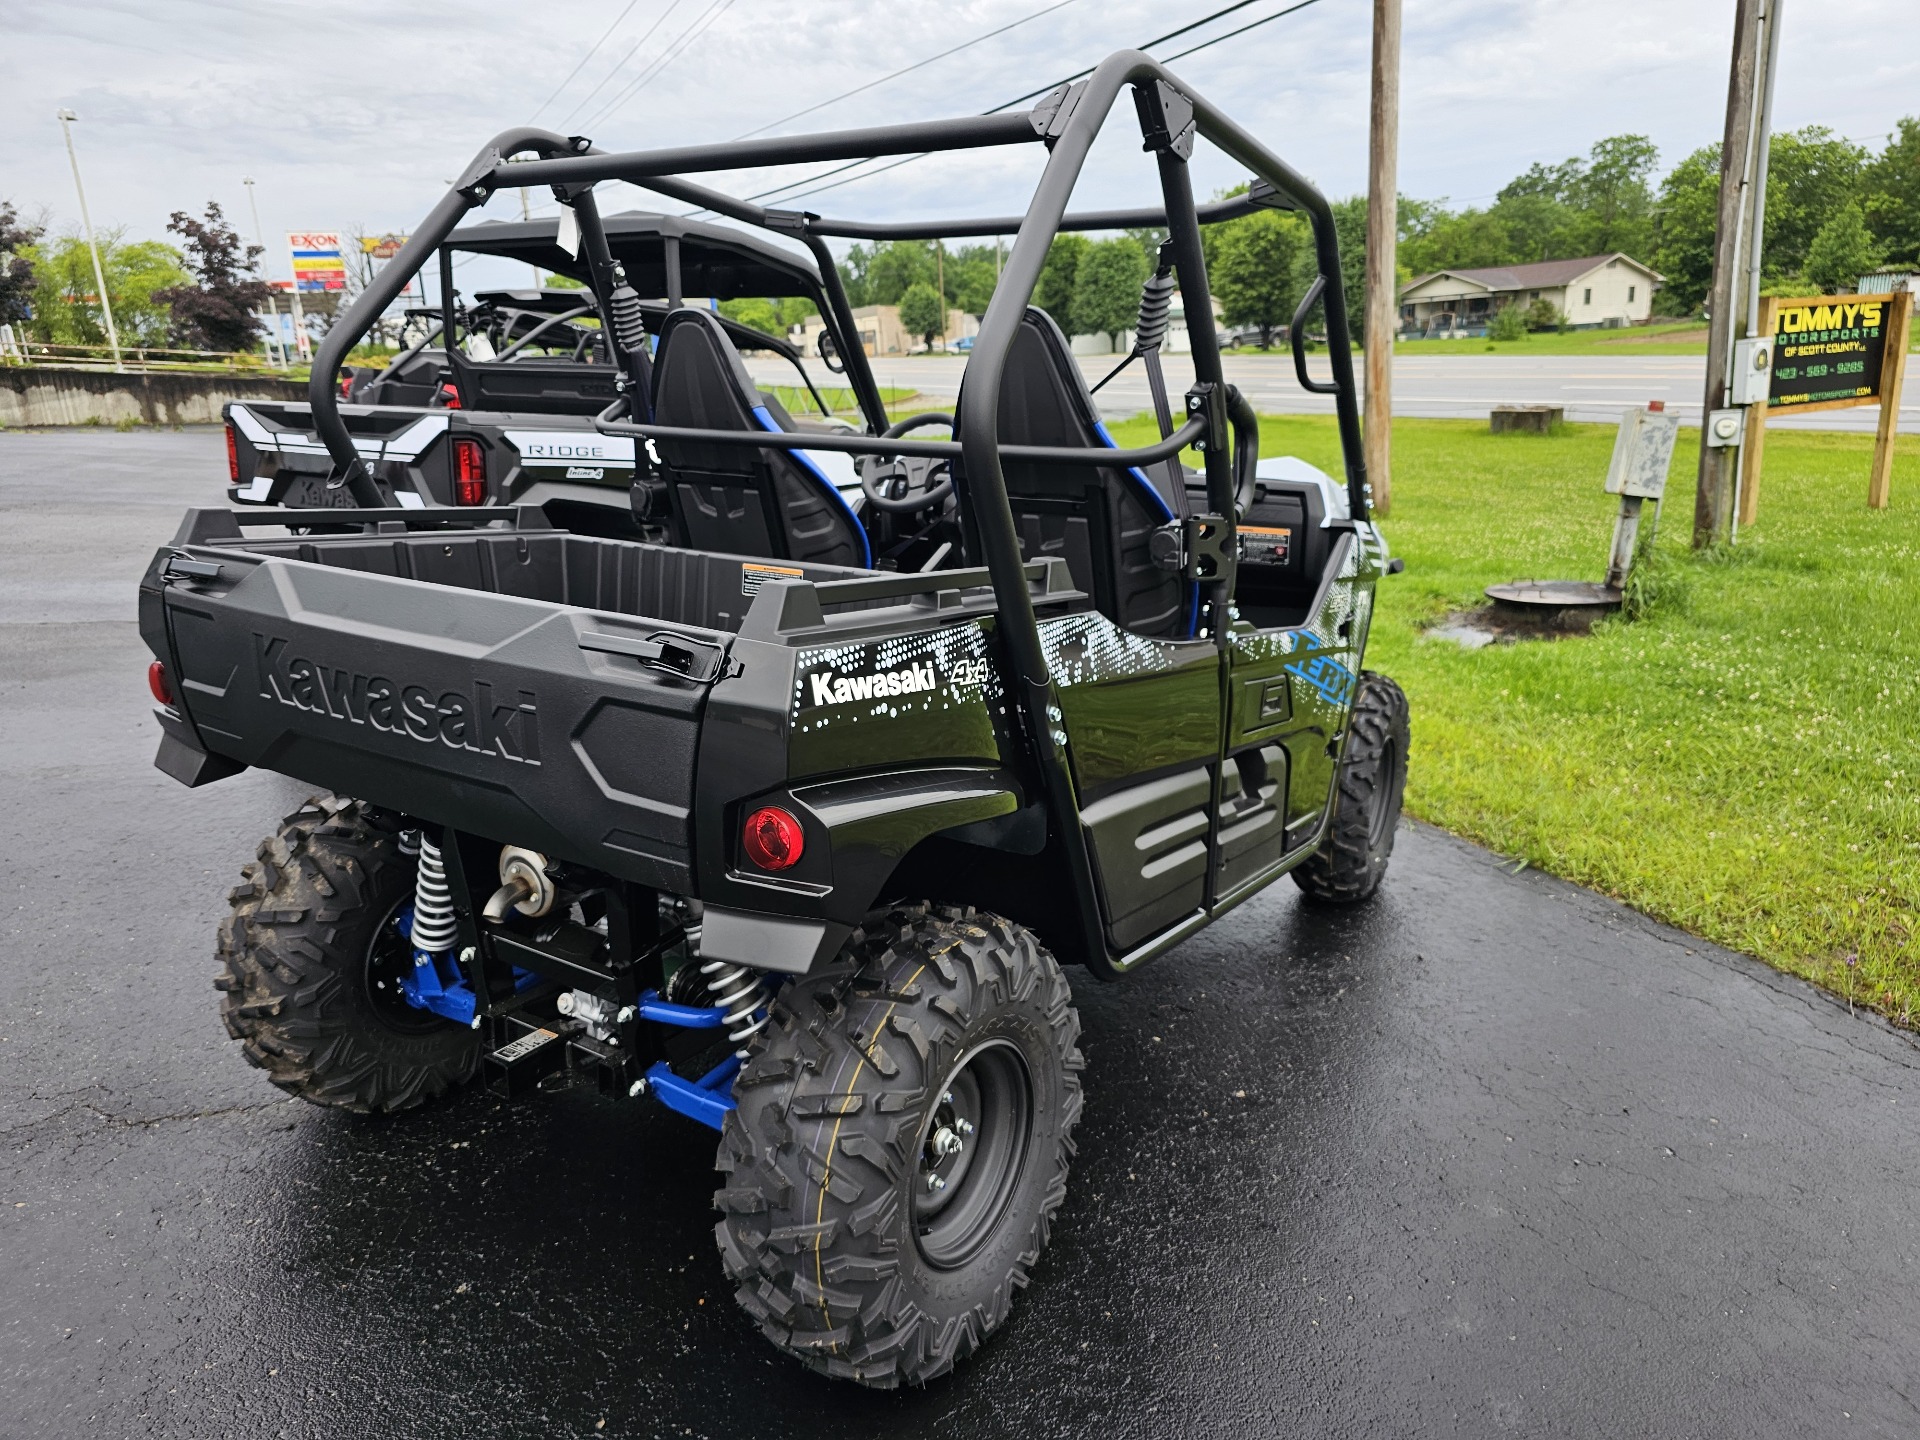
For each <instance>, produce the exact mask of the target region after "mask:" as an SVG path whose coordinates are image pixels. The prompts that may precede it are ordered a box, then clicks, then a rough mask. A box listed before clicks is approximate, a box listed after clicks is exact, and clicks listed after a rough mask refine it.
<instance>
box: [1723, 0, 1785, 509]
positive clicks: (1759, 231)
mask: <svg viewBox="0 0 1920 1440" xmlns="http://www.w3.org/2000/svg"><path fill="white" fill-rule="evenodd" d="M1765 4H1766V12H1765V14H1764V15H1763V16H1762V23H1763V24H1764V25H1765V27H1766V29H1765V33H1764V38H1763V40H1762V41H1761V43H1760V44H1759V45H1757V46H1756V47H1755V49H1756V53H1757V54H1758V55H1759V57H1760V77H1759V80H1758V82H1757V83H1756V85H1755V88H1756V89H1757V90H1758V91H1759V94H1760V111H1759V116H1758V119H1757V120H1756V122H1755V134H1754V149H1753V156H1752V160H1753V164H1752V167H1751V168H1752V171H1753V184H1752V185H1751V187H1749V192H1750V193H1749V194H1748V197H1747V208H1748V215H1747V315H1746V334H1747V338H1749V339H1752V338H1754V337H1755V336H1757V335H1758V334H1759V333H1760V277H1761V262H1762V261H1763V260H1765V259H1766V234H1767V162H1768V160H1769V159H1770V157H1771V155H1772V152H1773V81H1774V77H1775V76H1776V75H1777V74H1778V73H1779V71H1780V10H1781V7H1782V6H1783V5H1784V4H1785V0H1765ZM1766 423H1767V407H1766V403H1765V402H1764V401H1763V402H1761V403H1760V404H1758V405H1755V406H1753V407H1752V409H1751V410H1750V411H1749V412H1748V415H1747V425H1746V439H1745V442H1744V444H1743V445H1742V447H1741V449H1742V451H1743V453H1742V455H1741V457H1740V461H1741V463H1740V464H1739V465H1738V466H1737V467H1736V469H1735V473H1734V482H1733V483H1734V503H1733V513H1732V514H1731V515H1730V516H1729V517H1728V521H1727V533H1728V535H1729V536H1730V537H1732V538H1734V539H1738V538H1739V535H1740V527H1741V526H1742V525H1751V524H1752V523H1753V521H1754V517H1755V515H1756V514H1757V513H1758V506H1759V503H1760V461H1759V456H1760V446H1761V445H1762V444H1763V443H1764V438H1765V434H1766Z"/></svg>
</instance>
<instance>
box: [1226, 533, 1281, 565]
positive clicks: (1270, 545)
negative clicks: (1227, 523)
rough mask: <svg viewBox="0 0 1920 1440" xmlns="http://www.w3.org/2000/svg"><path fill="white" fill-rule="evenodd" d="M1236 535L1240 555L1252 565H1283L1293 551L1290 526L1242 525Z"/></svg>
mask: <svg viewBox="0 0 1920 1440" xmlns="http://www.w3.org/2000/svg"><path fill="white" fill-rule="evenodd" d="M1236 533H1238V535H1239V536H1240V550H1241V554H1242V555H1243V556H1244V557H1245V558H1246V560H1247V562H1248V563H1249V564H1252V565H1284V564H1286V563H1287V556H1288V555H1289V554H1290V553H1291V552H1292V549H1293V527H1292V526H1290V525H1242V526H1241V527H1240V528H1239V530H1238V531H1237V532H1236Z"/></svg>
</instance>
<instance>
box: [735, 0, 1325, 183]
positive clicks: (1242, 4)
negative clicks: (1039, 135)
mask: <svg viewBox="0 0 1920 1440" xmlns="http://www.w3.org/2000/svg"><path fill="white" fill-rule="evenodd" d="M1253 3H1254V0H1238V3H1237V4H1233V5H1228V6H1226V7H1225V8H1223V9H1220V10H1216V11H1214V12H1213V13H1212V14H1211V15H1204V16H1202V17H1201V18H1200V19H1198V20H1195V21H1194V22H1193V23H1192V24H1189V25H1182V26H1181V27H1180V28H1179V29H1178V30H1169V31H1168V32H1167V33H1166V34H1165V35H1159V36H1156V37H1154V38H1153V39H1151V40H1148V41H1145V42H1144V43H1142V44H1141V45H1138V46H1136V47H1135V48H1136V49H1140V50H1146V49H1149V48H1150V47H1152V46H1155V45H1161V44H1164V43H1166V42H1167V41H1168V40H1172V39H1176V38H1178V37H1179V36H1181V35H1186V34H1189V33H1191V32H1192V31H1194V30H1198V29H1199V28H1200V27H1202V26H1203V25H1209V24H1211V23H1213V22H1214V21H1215V20H1219V19H1222V18H1224V17H1226V16H1228V15H1231V14H1233V13H1234V12H1235V11H1236V10H1244V9H1246V7H1247V6H1248V5H1251V4H1253ZM1319 3H1320V0H1299V3H1297V4H1294V5H1290V6H1288V7H1287V8H1286V9H1284V10H1277V11H1275V12H1274V13H1273V14H1271V15H1268V16H1267V17H1265V18H1264V19H1261V20H1255V21H1254V22H1253V23H1252V24H1250V25H1242V26H1241V27H1240V28H1239V29H1237V30H1229V31H1228V32H1227V33H1226V34H1224V35H1216V36H1214V37H1213V38H1212V39H1211V40H1203V41H1201V42H1200V43H1199V44H1198V45H1193V46H1190V47H1189V48H1187V49H1185V50H1181V51H1179V52H1178V53H1176V54H1173V55H1169V56H1167V57H1166V58H1165V59H1164V60H1162V61H1161V63H1162V64H1163V65H1164V64H1170V63H1171V62H1173V61H1175V60H1181V59H1185V58H1186V57H1187V56H1189V55H1196V54H1198V53H1199V52H1200V51H1202V50H1205V49H1207V48H1208V47H1209V46H1212V45H1218V44H1219V43H1220V42H1221V41H1223V40H1231V39H1233V38H1234V36H1236V35H1244V34H1246V33H1247V31H1249V30H1257V29H1259V28H1260V27H1261V26H1262V25H1266V24H1268V23H1270V22H1271V21H1274V20H1279V19H1282V18H1283V17H1285V16H1288V15H1291V14H1293V13H1294V12H1295V11H1297V10H1305V9H1306V8H1307V7H1308V6H1309V5H1317V4H1319ZM1093 69H1094V67H1092V66H1088V67H1087V68H1086V69H1084V70H1076V71H1075V72H1074V73H1073V74H1071V75H1068V76H1066V77H1064V78H1063V79H1060V80H1056V81H1054V82H1053V83H1052V84H1051V85H1044V86H1042V87H1041V88H1040V89H1038V90H1030V91H1028V92H1027V93H1026V94H1025V95H1021V96H1018V97H1016V98H1015V99H1012V100H1008V101H1004V102H1002V103H1001V104H999V105H996V106H994V107H993V108H992V109H991V110H983V111H981V112H980V113H981V114H983V115H997V114H999V113H1000V112H1001V111H1002V110H1011V109H1012V108H1013V107H1014V106H1015V105H1018V104H1020V103H1022V102H1023V101H1027V100H1033V99H1036V98H1038V97H1039V96H1041V95H1045V94H1047V93H1049V92H1050V91H1053V90H1057V89H1058V88H1059V87H1060V86H1062V85H1069V84H1072V83H1073V82H1074V81H1075V80H1079V79H1081V78H1083V77H1085V76H1088V75H1091V74H1092V73H1093ZM930 153H932V152H930V151H928V152H922V153H921V154H918V155H908V156H906V157H904V158H902V159H899V160H892V161H889V162H888V163H887V164H885V165H882V166H880V167H878V168H877V169H873V170H869V171H866V172H865V173H864V174H860V175H849V176H847V178H846V179H845V180H837V181H834V183H833V184H831V185H816V184H814V182H815V181H820V180H832V179H833V177H834V176H836V175H842V174H845V173H846V172H847V171H849V170H852V169H854V168H855V167H857V166H860V165H865V164H868V163H869V161H867V160H853V161H849V162H848V163H846V164H844V165H839V166H836V167H835V168H833V169H831V170H823V171H821V172H819V173H818V174H815V175H809V176H805V177H803V178H801V179H799V180H790V181H788V182H787V183H786V184H784V185H776V186H774V187H773V188H772V189H771V190H763V191H761V192H760V193H759V194H757V195H750V196H748V197H747V198H748V199H750V200H756V201H757V200H764V199H767V198H768V197H770V196H776V195H782V194H783V193H784V192H786V191H789V190H795V189H796V187H798V186H803V185H804V186H811V187H812V188H810V189H805V190H799V191H798V193H796V194H791V195H786V196H785V198H786V199H787V200H801V199H804V198H806V197H807V196H809V195H820V194H824V193H825V192H826V191H828V190H837V189H839V188H840V187H841V186H842V185H851V184H852V183H853V182H854V181H855V180H865V179H867V178H868V177H869V176H873V175H884V174H886V173H887V171H889V170H897V169H899V168H900V167H901V166H902V165H911V164H912V163H913V162H914V161H916V160H924V159H926V158H927V155H928V154H930Z"/></svg>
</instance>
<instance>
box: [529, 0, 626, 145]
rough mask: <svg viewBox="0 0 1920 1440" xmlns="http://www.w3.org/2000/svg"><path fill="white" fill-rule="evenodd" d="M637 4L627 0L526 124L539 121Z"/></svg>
mask: <svg viewBox="0 0 1920 1440" xmlns="http://www.w3.org/2000/svg"><path fill="white" fill-rule="evenodd" d="M639 3H640V0H627V8H626V9H624V10H622V11H621V12H620V16H619V19H617V20H615V21H614V22H613V24H611V25H609V26H608V27H607V29H606V34H604V35H602V36H601V37H600V38H599V39H598V40H596V41H594V42H593V46H592V48H590V49H589V50H588V51H587V53H586V54H584V55H582V56H581V57H580V63H579V64H578V65H576V66H574V67H573V69H572V70H571V71H569V72H568V74H567V78H566V79H564V80H562V81H561V82H560V83H559V84H558V85H556V86H554V87H553V94H551V95H549V96H547V98H546V99H544V100H542V101H541V102H540V104H539V107H538V108H537V109H536V110H535V111H534V112H533V114H531V115H529V116H528V117H527V123H528V124H529V125H531V124H532V123H533V122H534V121H535V120H537V119H539V118H540V111H542V110H545V109H546V108H547V106H549V105H551V104H552V103H553V102H554V101H555V100H557V99H558V98H559V96H560V92H561V91H562V90H564V89H566V88H567V86H569V85H571V84H572V83H573V80H574V76H576V75H578V74H579V73H580V72H581V71H582V70H584V69H586V68H587V62H588V61H589V60H591V59H593V57H594V56H595V55H597V54H599V53H600V47H601V46H602V45H604V44H606V43H607V36H608V35H611V34H613V32H614V31H616V30H618V29H619V28H620V24H621V21H624V20H625V19H626V18H627V16H629V15H631V14H632V13H633V7H634V6H636V5H638V4H639Z"/></svg>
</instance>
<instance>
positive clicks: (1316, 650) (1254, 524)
mask: <svg viewBox="0 0 1920 1440" xmlns="http://www.w3.org/2000/svg"><path fill="white" fill-rule="evenodd" d="M1323 513H1324V512H1323V510H1322V500H1321V495H1320V493H1319V491H1318V490H1317V489H1316V488H1315V487H1312V486H1309V485H1288V484H1278V485H1276V484H1273V483H1271V482H1265V481H1263V482H1262V485H1261V490H1260V493H1259V499H1258V500H1257V501H1256V502H1255V504H1254V506H1253V507H1252V509H1251V510H1250V511H1249V513H1248V515H1247V517H1246V519H1245V521H1244V522H1243V523H1242V525H1241V527H1240V533H1241V541H1242V559H1241V563H1240V567H1239V570H1238V573H1237V575H1236V578H1235V586H1234V602H1235V609H1236V611H1237V613H1238V615H1239V621H1238V623H1237V624H1236V625H1235V628H1234V634H1233V637H1232V645H1231V647H1230V649H1229V656H1228V663H1229V666H1230V671H1229V676H1228V686H1227V689H1228V694H1229V696H1230V700H1229V704H1230V705H1231V707H1232V708H1231V712H1230V713H1229V715H1228V716H1227V723H1226V734H1225V745H1224V749H1225V753H1226V756H1227V765H1226V767H1225V769H1224V771H1223V774H1222V777H1221V778H1222V797H1221V814H1220V841H1219V846H1218V854H1219V874H1218V878H1217V880H1216V883H1215V891H1216V894H1217V895H1218V896H1220V897H1221V898H1225V897H1227V896H1230V895H1231V894H1232V893H1233V892H1234V891H1236V890H1238V889H1240V888H1241V887H1242V886H1244V885H1246V884H1248V883H1250V882H1252V881H1255V880H1257V879H1259V878H1260V877H1261V876H1262V875H1263V874H1265V873H1266V872H1267V871H1269V870H1271V869H1272V868H1273V867H1274V865H1276V864H1277V863H1278V862H1279V861H1280V860H1282V859H1283V858H1285V857H1286V856H1287V855H1289V854H1291V853H1292V852H1294V851H1297V850H1298V849H1300V848H1301V847H1302V846H1304V845H1307V844H1309V843H1311V842H1312V841H1313V839H1314V837H1315V836H1316V835H1317V834H1318V833H1319V830H1320V826H1321V822H1322V821H1323V820H1324V818H1325V816H1326V812H1327V807H1328V805H1329V804H1331V803H1332V798H1333V782H1334V768H1335V763H1336V759H1337V757H1338V755H1339V753H1340V745H1341V742H1342V740H1343V739H1344V736H1345V730H1346V723H1347V716H1348V714H1349V712H1350V711H1351V709H1352V707H1353V688H1354V683H1355V674H1354V665H1355V663H1356V656H1357V654H1358V651H1359V646H1360V644H1361V642H1362V641H1363V639H1364V638H1365V631H1366V623H1367V619H1368V617H1369V613H1370V601H1371V598H1372V596H1371V592H1370V591H1368V590H1366V589H1364V588H1363V587H1360V586H1357V585H1356V584H1355V583H1354V580H1353V572H1354V568H1355V563H1354V562H1355V559H1356V556H1355V551H1354V545H1355V543H1356V541H1355V537H1354V534H1353V532H1352V531H1351V530H1350V529H1347V528H1344V527H1340V526H1337V525H1336V526H1331V527H1330V526H1326V525H1323V524H1322V523H1321V521H1322V518H1323Z"/></svg>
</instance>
